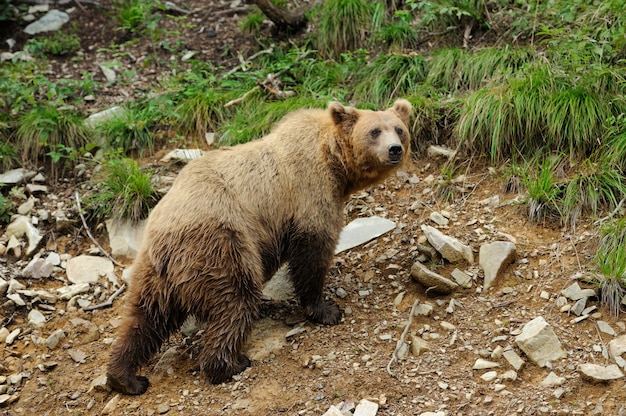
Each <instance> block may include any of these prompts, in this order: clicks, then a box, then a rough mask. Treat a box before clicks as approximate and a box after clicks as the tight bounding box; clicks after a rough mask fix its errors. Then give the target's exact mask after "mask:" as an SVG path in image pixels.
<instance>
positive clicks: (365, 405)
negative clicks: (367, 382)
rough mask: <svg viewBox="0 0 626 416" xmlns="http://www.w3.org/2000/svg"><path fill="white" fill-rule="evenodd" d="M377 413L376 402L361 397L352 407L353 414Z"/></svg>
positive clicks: (359, 415) (366, 415)
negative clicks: (354, 406) (353, 407)
mask: <svg viewBox="0 0 626 416" xmlns="http://www.w3.org/2000/svg"><path fill="white" fill-rule="evenodd" d="M376 413H378V403H374V402H371V401H369V400H367V399H362V400H361V401H360V402H359V404H357V406H356V409H354V416H376Z"/></svg>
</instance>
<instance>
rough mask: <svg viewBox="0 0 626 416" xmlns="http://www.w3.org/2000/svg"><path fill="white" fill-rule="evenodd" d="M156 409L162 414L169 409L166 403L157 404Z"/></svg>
mask: <svg viewBox="0 0 626 416" xmlns="http://www.w3.org/2000/svg"><path fill="white" fill-rule="evenodd" d="M156 411H157V413H158V414H160V415H163V414H165V413H167V412H169V411H170V406H169V405H168V404H167V403H161V404H160V405H158V406H157V408H156Z"/></svg>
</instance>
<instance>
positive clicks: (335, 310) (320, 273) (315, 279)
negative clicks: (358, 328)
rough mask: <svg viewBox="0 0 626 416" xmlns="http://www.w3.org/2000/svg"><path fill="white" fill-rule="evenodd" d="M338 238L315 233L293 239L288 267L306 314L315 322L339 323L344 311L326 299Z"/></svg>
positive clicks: (325, 323)
mask: <svg viewBox="0 0 626 416" xmlns="http://www.w3.org/2000/svg"><path fill="white" fill-rule="evenodd" d="M334 248H335V242H334V241H331V240H330V239H325V238H319V237H317V238H316V237H315V236H302V237H300V238H296V239H294V240H292V241H291V244H290V253H289V271H290V274H291V278H292V280H293V285H294V289H295V292H296V295H297V296H298V298H299V299H300V304H301V305H302V308H303V309H304V313H305V314H306V316H307V317H308V318H309V319H310V320H312V321H313V322H317V323H320V324H324V325H336V324H338V323H339V322H340V321H341V316H342V312H341V309H339V305H337V304H336V303H335V302H324V296H323V291H324V281H325V279H326V274H327V273H328V271H329V270H330V264H331V262H332V259H333V256H334Z"/></svg>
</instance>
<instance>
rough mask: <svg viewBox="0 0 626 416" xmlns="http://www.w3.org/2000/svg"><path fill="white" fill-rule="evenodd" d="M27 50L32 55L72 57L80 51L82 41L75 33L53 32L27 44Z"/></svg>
mask: <svg viewBox="0 0 626 416" xmlns="http://www.w3.org/2000/svg"><path fill="white" fill-rule="evenodd" d="M25 49H26V50H28V51H29V52H30V53H31V54H32V55H38V56H44V55H55V56H63V55H71V54H73V53H75V52H76V51H78V50H79V49H80V41H79V39H78V36H77V35H76V34H74V33H67V32H64V31H57V32H53V33H52V34H51V35H46V36H38V37H36V38H31V39H29V40H28V42H26V45H25Z"/></svg>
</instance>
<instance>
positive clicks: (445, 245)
mask: <svg viewBox="0 0 626 416" xmlns="http://www.w3.org/2000/svg"><path fill="white" fill-rule="evenodd" d="M421 228H422V231H423V232H424V234H425V235H426V238H427V239H428V242H429V243H430V245H432V246H433V247H434V248H435V250H437V251H438V252H439V253H440V254H441V255H442V256H443V257H444V258H445V259H446V260H448V261H449V262H451V263H456V262H458V261H461V260H465V261H466V262H467V263H469V264H473V263H474V253H473V252H472V249H471V248H470V247H469V246H467V245H465V244H463V243H461V242H460V241H459V240H457V239H456V238H453V237H449V236H447V235H445V234H443V233H442V232H441V231H439V230H437V229H436V228H434V227H431V226H429V225H425V224H423V225H422V226H421Z"/></svg>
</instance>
